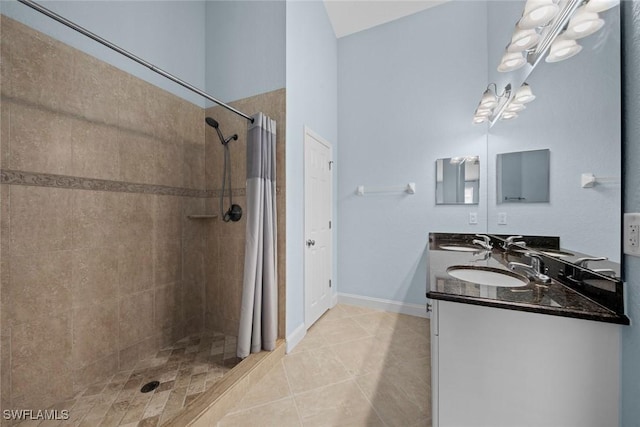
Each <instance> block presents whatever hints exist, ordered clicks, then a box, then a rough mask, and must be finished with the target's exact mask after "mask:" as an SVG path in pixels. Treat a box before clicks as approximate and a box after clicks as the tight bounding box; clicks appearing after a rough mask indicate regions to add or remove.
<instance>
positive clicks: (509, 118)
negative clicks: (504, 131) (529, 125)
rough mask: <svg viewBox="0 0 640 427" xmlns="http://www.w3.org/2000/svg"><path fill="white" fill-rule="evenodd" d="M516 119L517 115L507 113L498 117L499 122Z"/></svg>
mask: <svg viewBox="0 0 640 427" xmlns="http://www.w3.org/2000/svg"><path fill="white" fill-rule="evenodd" d="M516 117H518V114H516V113H510V112H508V111H507V112H505V113H504V114H503V115H502V117H500V120H511V119H515V118H516Z"/></svg>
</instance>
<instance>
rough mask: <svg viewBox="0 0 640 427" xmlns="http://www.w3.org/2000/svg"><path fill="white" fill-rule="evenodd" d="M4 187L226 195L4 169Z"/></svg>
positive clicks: (0, 179) (0, 174)
mask: <svg viewBox="0 0 640 427" xmlns="http://www.w3.org/2000/svg"><path fill="white" fill-rule="evenodd" d="M0 184H9V185H30V186H35V187H55V188H67V189H72V190H93V191H112V192H118V193H144V194H157V195H163V196H182V197H202V198H207V197H220V195H221V194H222V190H197V189H195V188H182V187H169V186H166V185H154V184H138V183H134V182H125V181H111V180H107V179H94V178H82V177H78V176H67V175H55V174H51V173H38V172H25V171H16V170H11V169H0ZM280 190H281V189H280V187H277V188H276V194H278V195H280V194H281V191H280ZM231 194H232V195H233V196H237V197H244V196H246V195H247V189H246V188H233V189H232V190H231Z"/></svg>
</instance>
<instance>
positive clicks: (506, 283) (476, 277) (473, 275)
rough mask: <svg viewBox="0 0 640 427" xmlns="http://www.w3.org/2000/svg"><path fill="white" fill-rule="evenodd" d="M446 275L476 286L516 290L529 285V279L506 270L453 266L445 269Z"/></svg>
mask: <svg viewBox="0 0 640 427" xmlns="http://www.w3.org/2000/svg"><path fill="white" fill-rule="evenodd" d="M447 273H448V274H449V275H450V276H451V277H455V278H456V279H459V280H464V281H465V282H471V283H476V284H478V285H487V286H498V287H505V288H516V287H520V286H526V285H528V284H529V279H527V278H526V277H524V276H521V275H519V274H517V273H514V272H512V271H508V270H500V269H498V268H493V267H484V266H474V265H453V266H451V267H449V268H447Z"/></svg>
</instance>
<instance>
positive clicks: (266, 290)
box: [238, 113, 278, 359]
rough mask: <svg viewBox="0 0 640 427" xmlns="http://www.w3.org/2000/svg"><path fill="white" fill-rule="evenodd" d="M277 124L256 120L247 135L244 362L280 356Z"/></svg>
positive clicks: (240, 352) (241, 335) (260, 117)
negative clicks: (273, 354)
mask: <svg viewBox="0 0 640 427" xmlns="http://www.w3.org/2000/svg"><path fill="white" fill-rule="evenodd" d="M276 222H277V221H276V122H275V121H274V120H272V119H270V118H269V117H267V116H266V115H264V114H263V113H258V114H256V115H254V116H253V123H251V124H249V129H248V131H247V240H246V243H245V258H244V281H243V286H242V306H241V309H240V329H239V331H238V357H240V358H243V359H244V358H245V357H247V356H248V355H249V353H257V352H259V351H260V350H262V349H264V350H269V351H271V350H274V349H275V347H276V339H277V336H278V274H277V272H278V269H277V238H276V236H277V226H276Z"/></svg>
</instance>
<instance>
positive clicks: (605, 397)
mask: <svg viewBox="0 0 640 427" xmlns="http://www.w3.org/2000/svg"><path fill="white" fill-rule="evenodd" d="M437 311H438V335H437V368H435V367H434V369H437V371H438V374H437V386H436V387H437V388H436V389H437V392H436V394H437V397H435V398H434V404H437V410H436V409H434V413H437V422H438V424H437V425H439V426H440V427H447V426H452V427H464V426H474V427H478V426H487V427H500V426H505V427H506V426H508V427H514V426H535V427H543V426H554V427H555V426H563V427H569V426H576V427H585V426H593V427H602V426H617V425H618V416H619V414H618V401H619V385H620V378H619V376H620V354H619V352H620V350H619V349H620V327H619V326H617V325H611V324H606V323H602V322H593V321H587V320H579V319H571V318H564V317H558V316H549V315H542V314H535V313H525V312H519V311H513V310H503V309H495V308H490V307H482V306H473V305H468V304H458V303H450V302H445V301H439V303H438V308H437ZM436 389H434V391H435V390H436ZM434 420H435V418H434ZM434 425H435V423H434Z"/></svg>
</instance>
